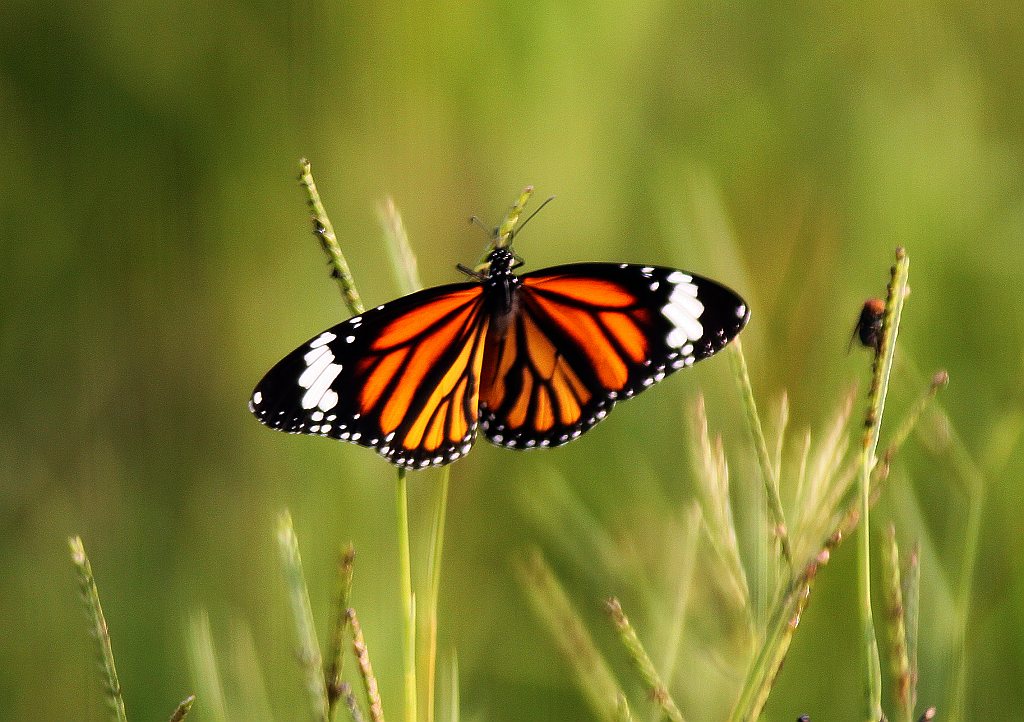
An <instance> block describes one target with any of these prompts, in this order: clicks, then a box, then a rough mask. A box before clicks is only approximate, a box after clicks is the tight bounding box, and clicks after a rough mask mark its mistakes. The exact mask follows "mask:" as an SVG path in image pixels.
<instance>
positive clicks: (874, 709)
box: [857, 248, 910, 722]
mask: <svg viewBox="0 0 1024 722" xmlns="http://www.w3.org/2000/svg"><path fill="white" fill-rule="evenodd" d="M909 267H910V259H909V258H908V257H907V254H906V251H905V250H904V249H903V248H897V249H896V264H895V265H894V266H893V268H892V278H891V280H890V282H889V293H888V297H887V298H886V302H885V316H884V319H883V322H882V341H881V344H880V345H879V348H878V354H877V355H876V357H875V364H874V374H873V375H872V379H871V393H870V395H869V404H868V411H867V417H866V421H865V428H864V440H863V455H862V460H861V461H862V463H861V474H860V513H861V524H860V530H859V539H858V541H859V544H858V552H859V555H858V556H859V558H858V565H857V572H858V580H859V589H860V605H859V606H860V619H861V637H862V640H861V641H862V643H863V645H864V654H865V658H866V661H867V680H866V682H867V689H866V695H867V699H866V702H867V719H868V720H869V722H877V720H879V719H881V717H882V666H881V662H880V661H879V658H878V641H877V639H876V637H875V623H874V619H873V615H872V611H871V524H870V521H869V514H870V510H871V476H872V473H871V472H872V471H873V470H874V468H875V465H876V463H877V458H876V456H875V452H876V450H877V448H878V435H879V431H880V427H881V421H882V413H883V411H884V409H885V396H886V391H887V390H888V388H889V376H890V374H891V373H892V362H893V357H894V355H895V351H896V338H897V336H898V334H899V325H900V317H901V315H902V313H903V302H904V300H905V299H906V295H907V275H908V270H909Z"/></svg>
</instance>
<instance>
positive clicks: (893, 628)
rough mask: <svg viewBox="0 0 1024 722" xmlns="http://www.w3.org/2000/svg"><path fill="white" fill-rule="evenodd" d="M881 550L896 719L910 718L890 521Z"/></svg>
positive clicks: (909, 679)
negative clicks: (883, 564) (884, 543)
mask: <svg viewBox="0 0 1024 722" xmlns="http://www.w3.org/2000/svg"><path fill="white" fill-rule="evenodd" d="M882 550H883V552H884V554H883V555H882V556H883V559H884V561H885V575H884V579H885V580H886V585H885V586H886V595H885V600H886V607H887V612H888V617H889V623H888V625H887V627H888V630H889V658H890V663H891V673H892V681H893V687H894V689H893V695H892V696H893V699H894V700H895V704H896V710H897V714H896V722H913V718H914V699H913V692H912V690H913V688H914V679H913V675H912V671H911V665H910V654H909V645H908V644H907V614H906V606H905V604H904V601H903V579H902V573H901V570H900V549H899V545H898V544H897V542H896V528H895V527H894V526H893V525H892V524H890V525H889V528H888V531H887V534H886V545H885V546H884V547H882Z"/></svg>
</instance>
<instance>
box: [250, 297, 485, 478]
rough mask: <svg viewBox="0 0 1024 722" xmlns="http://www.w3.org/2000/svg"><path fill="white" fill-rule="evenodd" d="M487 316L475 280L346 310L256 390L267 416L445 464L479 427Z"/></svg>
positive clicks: (402, 462) (285, 426) (408, 463)
mask: <svg viewBox="0 0 1024 722" xmlns="http://www.w3.org/2000/svg"><path fill="white" fill-rule="evenodd" d="M488 324H489V319H488V317H487V315H486V314H485V313H484V312H483V293H482V287H481V286H480V284H478V283H461V284H453V285H449V286H439V287H437V288H430V289H427V290H424V291H419V292H417V293H413V294H411V295H409V296H405V297H404V298H400V299H398V300H395V301H392V302H390V303H387V304H385V305H383V306H379V307H377V308H375V309H373V310H371V311H367V312H366V313H364V314H362V315H360V316H356V317H354V318H350V319H349V320H347V321H344V322H343V323H340V324H338V325H337V326H334V327H332V328H330V329H328V330H326V331H324V332H323V333H321V334H319V335H317V336H316V337H315V338H312V339H310V340H309V341H307V342H306V343H304V344H303V345H302V346H300V347H299V348H297V349H296V350H295V351H293V352H291V353H290V354H288V355H287V356H285V358H284V359H282V360H281V361H280V362H279V363H278V364H277V365H276V366H274V368H272V369H271V370H270V371H269V372H268V373H267V375H266V376H265V377H264V378H263V380H262V381H260V383H259V385H257V386H256V389H255V390H254V391H253V394H252V397H251V399H250V401H249V408H250V410H251V411H252V412H253V414H255V415H256V418H258V419H259V420H260V421H261V422H262V423H264V424H266V425H267V426H269V427H271V428H274V429H279V430H281V431H287V432H290V433H299V434H313V435H318V436H329V437H331V438H334V439H339V440H341V441H348V442H352V443H356V444H359V445H361V446H367V447H370V448H373V449H375V450H376V451H377V452H378V453H379V454H381V455H382V456H384V458H386V459H387V460H388V461H390V462H391V463H393V464H397V465H399V466H404V467H408V468H422V467H426V466H433V465H437V464H446V463H448V462H450V461H453V460H455V459H457V458H459V457H460V456H462V455H464V454H465V453H466V452H467V451H469V448H470V446H472V444H473V439H474V436H475V435H476V428H477V418H478V408H479V402H478V398H479V390H480V370H481V364H482V362H483V352H484V340H485V338H486V335H487V328H488Z"/></svg>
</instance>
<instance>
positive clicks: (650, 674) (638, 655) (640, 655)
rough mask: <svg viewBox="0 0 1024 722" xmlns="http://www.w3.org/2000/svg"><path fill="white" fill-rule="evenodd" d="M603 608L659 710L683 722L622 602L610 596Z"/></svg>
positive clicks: (670, 717) (680, 713)
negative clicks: (623, 608)
mask: <svg viewBox="0 0 1024 722" xmlns="http://www.w3.org/2000/svg"><path fill="white" fill-rule="evenodd" d="M605 609H606V610H607V611H608V614H609V615H610V616H611V618H612V622H613V623H614V624H615V628H616V629H617V630H618V632H619V639H620V640H621V641H622V644H623V646H624V647H625V648H626V651H627V652H629V656H630V658H631V659H632V660H633V664H634V666H635V667H636V669H637V671H638V672H640V676H641V677H643V680H644V683H645V684H646V685H647V692H648V694H649V695H650V697H651V699H653V700H654V701H655V702H657V703H658V706H659V707H661V711H662V712H663V713H664V714H665V716H666V717H668V718H669V719H670V720H672V722H683V713H682V712H680V711H679V707H677V706H676V702H675V700H674V699H672V695H671V694H670V693H669V691H668V687H666V686H665V683H664V682H663V681H662V680H661V675H659V674H658V670H657V669H655V667H654V663H653V662H652V661H651V658H650V656H649V655H648V654H647V650H646V649H644V645H643V643H642V642H641V641H640V637H639V636H637V633H636V630H635V629H634V628H633V625H632V624H630V622H629V617H627V616H626V613H625V612H624V611H622V604H620V603H619V600H618V599H616V598H615V597H612V598H610V599H608V600H607V601H606V602H605Z"/></svg>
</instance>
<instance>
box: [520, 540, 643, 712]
mask: <svg viewBox="0 0 1024 722" xmlns="http://www.w3.org/2000/svg"><path fill="white" fill-rule="evenodd" d="M515 569H516V573H517V576H518V577H519V581H520V583H521V584H522V586H523V588H524V589H525V590H526V592H527V599H528V600H529V601H530V604H531V606H532V607H533V610H534V612H535V613H536V614H537V616H538V617H540V618H541V619H542V620H543V621H544V623H545V624H546V625H547V628H548V631H549V632H550V634H551V635H552V636H553V637H554V639H555V643H556V644H557V645H558V648H559V650H560V651H561V653H562V656H563V657H564V659H565V660H566V662H568V663H569V664H570V665H571V666H572V669H573V671H574V672H575V674H576V680H577V683H578V684H579V688H580V691H581V692H582V693H583V697H584V699H585V700H586V701H587V703H588V704H589V705H590V709H591V711H592V712H593V716H594V718H596V719H599V720H622V719H628V715H629V707H628V705H626V704H625V696H624V695H623V692H622V690H621V689H620V688H619V685H618V683H617V682H616V681H615V677H614V675H613V674H612V672H611V669H609V667H608V662H607V661H605V659H604V657H603V656H601V653H600V651H598V649H597V645H596V644H595V643H594V640H593V638H592V637H591V636H590V633H589V632H588V631H587V628H586V626H585V625H584V624H583V620H582V619H581V618H580V615H579V612H577V611H576V609H575V608H574V607H573V606H572V602H570V601H569V597H568V595H567V594H566V593H565V589H564V588H563V587H562V585H561V584H560V583H559V582H558V579H557V578H556V577H555V574H554V572H553V571H552V570H551V568H550V567H549V566H548V565H547V562H545V561H544V558H543V556H541V553H540V552H539V551H536V550H534V551H533V552H532V553H530V554H529V556H528V557H527V558H526V559H523V560H517V564H516V565H515Z"/></svg>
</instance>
